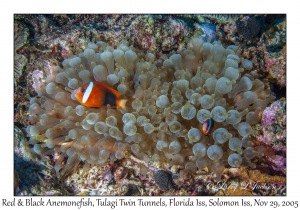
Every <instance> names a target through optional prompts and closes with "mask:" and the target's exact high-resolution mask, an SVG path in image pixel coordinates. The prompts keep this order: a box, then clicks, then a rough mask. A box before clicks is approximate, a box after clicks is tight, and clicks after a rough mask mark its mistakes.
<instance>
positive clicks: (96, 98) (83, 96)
mask: <svg viewBox="0 0 300 210" xmlns="http://www.w3.org/2000/svg"><path fill="white" fill-rule="evenodd" d="M74 95H75V97H76V98H77V100H78V101H79V103H81V104H82V105H83V106H86V107H94V108H107V105H110V107H111V108H117V107H120V108H122V109H125V104H126V101H127V100H125V99H120V96H121V93H119V92H118V91H116V90H114V89H113V88H111V87H109V86H108V85H107V84H104V83H102V82H90V83H87V84H84V85H83V86H81V87H79V88H77V90H75V92H74Z"/></svg>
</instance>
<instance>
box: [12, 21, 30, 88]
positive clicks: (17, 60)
mask: <svg viewBox="0 0 300 210" xmlns="http://www.w3.org/2000/svg"><path fill="white" fill-rule="evenodd" d="M28 35H29V30H28V29H27V28H26V27H24V26H22V25H21V24H18V23H15V24H14V51H15V54H14V81H15V84H16V81H17V80H18V79H19V78H20V76H21V75H22V71H23V67H24V66H25V65H26V62H27V58H26V57H25V56H24V55H20V54H18V53H20V52H19V50H20V49H21V48H22V47H23V46H24V45H25V44H26V42H27V38H28Z"/></svg>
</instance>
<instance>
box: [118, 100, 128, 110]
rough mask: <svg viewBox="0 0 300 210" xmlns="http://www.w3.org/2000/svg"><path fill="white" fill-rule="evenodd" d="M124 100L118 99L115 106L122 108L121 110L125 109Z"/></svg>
mask: <svg viewBox="0 0 300 210" xmlns="http://www.w3.org/2000/svg"><path fill="white" fill-rule="evenodd" d="M126 102H127V100H126V99H119V100H117V106H118V107H120V108H122V109H126Z"/></svg>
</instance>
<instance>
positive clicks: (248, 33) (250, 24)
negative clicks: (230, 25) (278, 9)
mask: <svg viewBox="0 0 300 210" xmlns="http://www.w3.org/2000/svg"><path fill="white" fill-rule="evenodd" d="M263 23H264V17H263V16H262V15H260V16H254V17H249V16H245V17H243V19H241V20H238V21H237V23H236V27H237V32H238V34H239V35H242V36H243V37H244V38H245V39H248V40H251V39H253V38H255V37H257V35H258V34H259V32H260V31H261V28H262V26H263Z"/></svg>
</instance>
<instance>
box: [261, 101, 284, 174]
mask: <svg viewBox="0 0 300 210" xmlns="http://www.w3.org/2000/svg"><path fill="white" fill-rule="evenodd" d="M261 123H262V124H261V130H262V135H259V136H258V137H257V140H258V141H259V142H260V143H261V144H262V145H266V146H267V152H266V161H267V163H268V164H270V166H271V167H272V169H273V170H275V171H280V172H282V173H283V174H286V110H285V100H277V101H275V102H274V103H273V104H272V105H271V106H270V107H267V108H266V109H265V110H264V112H263V114H262V120H261Z"/></svg>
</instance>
